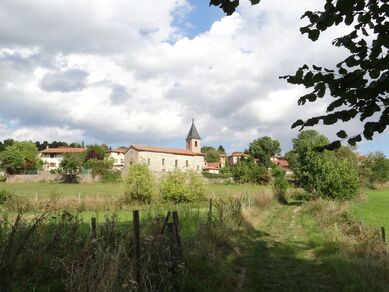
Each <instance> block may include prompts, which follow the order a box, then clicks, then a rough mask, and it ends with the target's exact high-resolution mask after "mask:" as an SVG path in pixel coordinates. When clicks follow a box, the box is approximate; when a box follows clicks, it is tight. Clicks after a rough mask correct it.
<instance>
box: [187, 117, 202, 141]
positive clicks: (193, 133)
mask: <svg viewBox="0 0 389 292" xmlns="http://www.w3.org/2000/svg"><path fill="white" fill-rule="evenodd" d="M190 139H199V140H201V138H200V135H199V132H197V129H196V126H195V124H194V119H192V126H191V127H190V130H189V133H188V136H186V140H190Z"/></svg>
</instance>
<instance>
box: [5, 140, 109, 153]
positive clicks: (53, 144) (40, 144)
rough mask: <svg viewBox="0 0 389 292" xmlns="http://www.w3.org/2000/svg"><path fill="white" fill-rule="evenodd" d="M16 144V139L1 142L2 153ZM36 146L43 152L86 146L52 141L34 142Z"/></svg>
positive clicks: (82, 143)
mask: <svg viewBox="0 0 389 292" xmlns="http://www.w3.org/2000/svg"><path fill="white" fill-rule="evenodd" d="M15 142H17V141H16V140H14V139H5V140H3V141H0V151H4V150H5V148H6V147H7V146H11V145H13V144H14V143H15ZM34 144H35V146H36V147H37V149H38V151H42V150H44V149H46V148H47V147H49V148H58V147H73V148H81V147H84V146H85V145H84V142H81V143H76V142H73V143H67V142H64V141H52V142H51V143H49V142H48V141H43V142H39V141H36V142H34ZM107 148H108V147H107Z"/></svg>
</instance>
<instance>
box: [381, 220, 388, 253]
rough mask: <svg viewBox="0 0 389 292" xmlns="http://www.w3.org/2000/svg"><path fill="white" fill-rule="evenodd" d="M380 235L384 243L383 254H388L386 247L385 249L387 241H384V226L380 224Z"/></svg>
mask: <svg viewBox="0 0 389 292" xmlns="http://www.w3.org/2000/svg"><path fill="white" fill-rule="evenodd" d="M381 236H382V242H383V243H384V250H385V255H386V254H388V249H387V244H388V243H387V241H386V233H385V227H384V226H381Z"/></svg>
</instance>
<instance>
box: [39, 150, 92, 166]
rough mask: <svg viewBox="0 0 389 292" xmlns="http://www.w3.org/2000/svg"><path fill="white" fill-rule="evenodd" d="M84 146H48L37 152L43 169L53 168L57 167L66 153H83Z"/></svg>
mask: <svg viewBox="0 0 389 292" xmlns="http://www.w3.org/2000/svg"><path fill="white" fill-rule="evenodd" d="M84 151H85V149H84V148H72V147H58V148H49V147H48V146H47V148H46V149H44V150H42V151H40V152H39V158H40V159H41V160H42V161H43V169H44V170H55V169H57V168H58V167H59V165H60V163H61V161H62V159H63V158H64V157H65V155H66V154H72V153H73V154H74V153H83V152H84Z"/></svg>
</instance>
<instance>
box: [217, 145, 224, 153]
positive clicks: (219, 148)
mask: <svg viewBox="0 0 389 292" xmlns="http://www.w3.org/2000/svg"><path fill="white" fill-rule="evenodd" d="M217 151H218V152H219V153H220V154H226V150H225V149H224V147H223V146H222V145H220V146H219V147H218V148H217Z"/></svg>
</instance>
